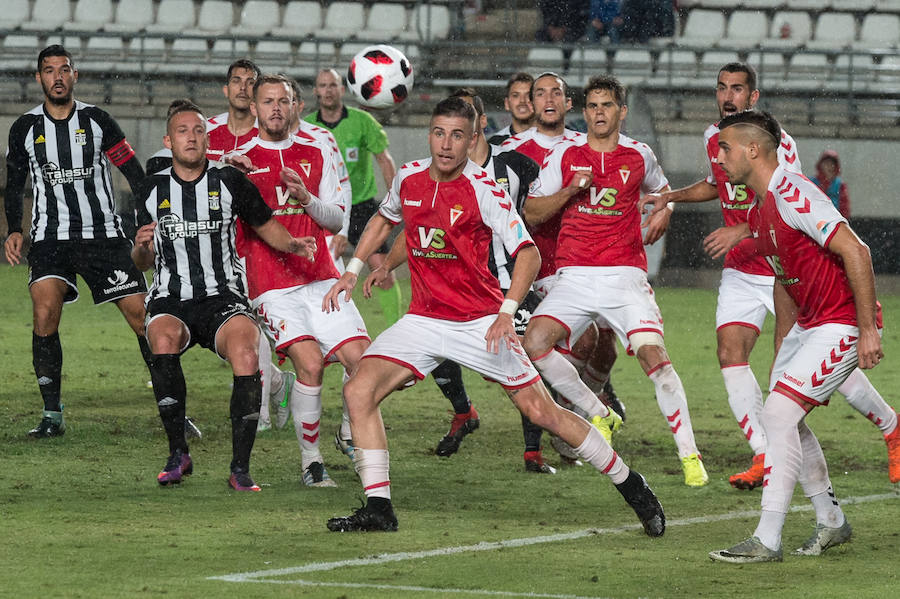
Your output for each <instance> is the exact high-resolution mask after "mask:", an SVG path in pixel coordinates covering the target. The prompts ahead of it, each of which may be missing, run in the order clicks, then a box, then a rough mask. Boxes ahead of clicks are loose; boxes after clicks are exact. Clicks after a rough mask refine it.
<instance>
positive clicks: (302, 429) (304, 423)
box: [291, 381, 323, 470]
mask: <svg viewBox="0 0 900 599" xmlns="http://www.w3.org/2000/svg"><path fill="white" fill-rule="evenodd" d="M291 414H292V415H293V417H294V431H295V432H296V433H297V442H298V443H299V444H300V454H301V461H302V467H303V470H306V468H307V467H308V466H309V465H310V464H312V463H313V462H322V461H323V460H322V453H321V452H320V451H319V419H320V418H321V417H322V385H317V386H315V387H312V386H310V385H304V384H303V383H301V382H300V381H297V382H295V383H294V388H293V389H291Z"/></svg>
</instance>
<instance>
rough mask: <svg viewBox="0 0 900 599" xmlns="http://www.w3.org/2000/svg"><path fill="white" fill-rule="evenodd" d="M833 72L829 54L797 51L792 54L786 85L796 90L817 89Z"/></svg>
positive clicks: (820, 87) (823, 84) (785, 79)
mask: <svg viewBox="0 0 900 599" xmlns="http://www.w3.org/2000/svg"><path fill="white" fill-rule="evenodd" d="M830 74H831V65H830V64H829V63H828V56H827V55H826V54H824V53H822V52H797V53H796V54H794V55H793V56H791V59H790V62H789V63H788V68H787V74H786V75H785V77H784V86H785V87H786V88H788V89H791V90H796V91H816V90H819V89H822V88H823V87H824V86H825V80H826V79H827V78H828V77H829V75H830Z"/></svg>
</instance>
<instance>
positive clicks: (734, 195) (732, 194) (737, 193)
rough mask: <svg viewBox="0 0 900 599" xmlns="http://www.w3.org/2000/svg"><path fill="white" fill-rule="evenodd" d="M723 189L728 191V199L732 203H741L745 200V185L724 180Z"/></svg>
mask: <svg viewBox="0 0 900 599" xmlns="http://www.w3.org/2000/svg"><path fill="white" fill-rule="evenodd" d="M725 191H726V192H727V193H728V201H729V202H731V203H732V204H743V203H744V202H746V201H747V197H748V196H747V186H746V185H743V184H741V185H732V184H731V183H730V182H728V181H726V182H725Z"/></svg>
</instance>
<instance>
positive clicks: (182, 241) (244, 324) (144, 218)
mask: <svg viewBox="0 0 900 599" xmlns="http://www.w3.org/2000/svg"><path fill="white" fill-rule="evenodd" d="M163 142H164V143H165V145H166V147H167V148H169V149H171V150H172V166H171V168H167V169H164V170H163V171H161V172H159V173H156V174H154V175H151V176H150V177H148V178H147V180H146V181H145V182H144V186H143V187H144V189H143V192H142V194H141V198H140V202H139V203H138V208H137V214H138V225H139V226H140V228H139V229H138V232H137V236H136V238H135V247H134V249H133V250H132V258H133V260H134V262H135V264H136V265H137V267H138V268H140V269H141V270H147V269H148V268H150V267H151V266H154V267H155V272H154V275H153V285H152V287H151V288H150V294H149V296H148V301H147V336H148V339H149V343H150V347H151V348H152V350H153V364H152V367H151V375H152V377H153V393H154V394H155V396H156V401H157V406H158V409H159V415H160V418H161V419H162V422H163V427H164V428H165V430H166V436H167V437H168V440H169V458H168V460H167V461H166V465H165V467H164V468H163V470H162V471H161V472H160V473H159V475H158V476H157V480H158V482H159V484H160V485H168V484H175V483H180V482H181V480H182V478H183V477H184V476H186V475H189V474H191V473H192V472H193V461H192V459H191V455H190V450H189V448H188V445H187V441H186V439H185V435H184V413H185V399H186V386H185V380H184V373H183V372H182V370H181V358H180V356H181V354H182V353H184V351H185V350H187V349H188V348H189V347H190V346H191V345H194V344H195V343H199V344H200V345H201V346H203V347H206V348H208V349H210V350H212V351H215V352H216V354H217V355H219V356H220V357H221V358H223V359H225V360H227V361H228V362H229V363H230V364H231V368H232V371H233V372H234V385H233V389H232V394H231V406H230V414H231V427H232V450H233V455H232V461H231V475H230V477H229V479H228V484H229V485H230V486H231V487H232V488H233V489H235V490H237V491H259V486H258V485H256V484H255V483H254V482H253V479H252V478H251V477H250V452H251V450H252V448H253V441H254V439H255V437H256V425H257V420H258V419H259V406H260V399H261V397H262V389H261V386H260V380H259V361H258V355H257V347H258V335H259V328H258V326H257V325H256V320H255V319H254V316H253V313H252V312H251V311H250V306H249V304H248V301H247V295H246V291H245V289H244V283H243V273H242V269H243V266H242V264H241V261H240V259H239V258H238V256H237V253H236V252H235V238H234V237H235V227H236V223H237V221H238V219H240V221H241V222H244V223H247V224H248V225H249V226H250V227H251V228H252V229H253V230H254V231H255V233H256V234H257V235H258V236H259V237H260V238H261V239H264V240H265V242H266V243H268V244H271V246H272V247H274V248H277V249H278V250H279V251H283V252H291V253H295V254H297V255H299V256H305V257H307V258H309V259H312V256H313V255H314V253H315V241H314V240H313V239H312V238H309V237H305V238H296V237H292V236H291V234H290V233H288V231H287V230H286V229H285V228H284V227H283V226H282V225H281V224H280V223H278V222H277V221H276V220H274V219H273V218H272V211H271V210H270V209H269V208H268V206H266V204H265V203H264V202H263V200H262V198H261V197H260V194H259V191H257V189H256V187H254V186H253V184H252V183H251V182H250V181H249V180H248V179H247V177H246V176H245V175H243V174H242V173H240V172H239V171H238V170H237V169H235V168H233V167H230V166H224V165H221V164H217V165H215V166H213V165H211V164H210V163H209V161H208V160H207V158H206V151H207V144H208V137H207V135H206V124H205V120H204V118H203V114H202V113H201V112H200V109H199V108H197V107H196V106H195V105H193V104H191V103H187V102H186V103H182V104H181V105H179V106H177V107H176V108H174V109H173V110H172V111H171V112H170V114H169V118H168V120H167V122H166V136H165V137H164V138H163Z"/></svg>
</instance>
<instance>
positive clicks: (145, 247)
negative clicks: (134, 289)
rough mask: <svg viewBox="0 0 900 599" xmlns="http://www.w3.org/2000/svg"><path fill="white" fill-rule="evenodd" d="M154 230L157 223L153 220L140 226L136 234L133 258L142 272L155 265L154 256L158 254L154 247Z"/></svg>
mask: <svg viewBox="0 0 900 599" xmlns="http://www.w3.org/2000/svg"><path fill="white" fill-rule="evenodd" d="M154 231H156V223H155V222H152V223H150V224H147V225H144V226H142V227H141V228H139V229H138V230H137V233H136V234H135V236H134V247H133V248H131V260H132V261H133V262H134V265H135V266H137V267H138V270H140V271H142V272H143V271H145V270H147V269H148V268H150V267H151V266H153V257H154V256H155V255H156V252H155V249H154V247H153V232H154Z"/></svg>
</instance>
